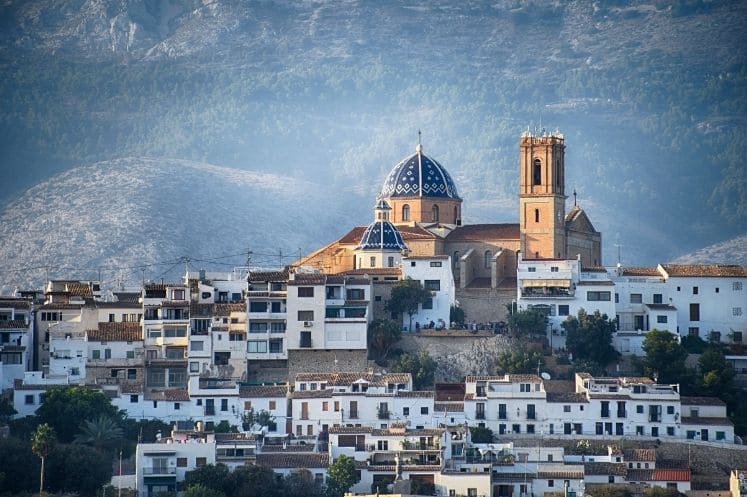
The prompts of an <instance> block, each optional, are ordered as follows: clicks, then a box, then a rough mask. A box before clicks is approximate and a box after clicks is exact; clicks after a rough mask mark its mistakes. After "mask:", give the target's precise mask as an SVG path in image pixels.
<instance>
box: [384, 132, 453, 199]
mask: <svg viewBox="0 0 747 497" xmlns="http://www.w3.org/2000/svg"><path fill="white" fill-rule="evenodd" d="M379 196H380V197H384V198H386V197H441V198H453V199H457V200H461V199H460V198H459V194H458V193H457V189H456V185H455V184H454V180H452V179H451V176H449V173H448V172H446V169H445V168H444V167H443V166H442V165H441V164H439V163H438V162H436V161H435V160H433V159H431V158H430V157H428V156H427V155H425V154H423V152H422V149H421V147H420V145H418V147H417V148H416V151H415V153H414V154H413V155H411V156H410V157H408V158H406V159H405V160H403V161H402V162H400V163H399V164H397V165H396V166H394V169H392V171H391V172H390V173H389V175H388V176H387V177H386V180H384V186H383V187H382V188H381V193H380V194H379Z"/></svg>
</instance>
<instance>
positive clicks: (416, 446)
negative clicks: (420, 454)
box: [400, 440, 441, 450]
mask: <svg viewBox="0 0 747 497" xmlns="http://www.w3.org/2000/svg"><path fill="white" fill-rule="evenodd" d="M400 446H401V447H402V450H441V447H440V445H439V444H438V442H419V441H418V442H411V441H409V440H403V441H402V442H401V443H400Z"/></svg>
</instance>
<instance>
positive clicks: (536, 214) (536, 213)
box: [534, 209, 540, 223]
mask: <svg viewBox="0 0 747 497" xmlns="http://www.w3.org/2000/svg"><path fill="white" fill-rule="evenodd" d="M534 222H535V223H539V222H540V210H539V209H534Z"/></svg>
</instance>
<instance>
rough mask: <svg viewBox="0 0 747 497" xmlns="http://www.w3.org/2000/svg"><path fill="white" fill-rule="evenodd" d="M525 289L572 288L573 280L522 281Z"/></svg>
mask: <svg viewBox="0 0 747 497" xmlns="http://www.w3.org/2000/svg"><path fill="white" fill-rule="evenodd" d="M521 286H522V287H524V288H544V287H553V286H554V287H562V288H570V287H571V280H521Z"/></svg>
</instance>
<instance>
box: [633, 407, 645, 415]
mask: <svg viewBox="0 0 747 497" xmlns="http://www.w3.org/2000/svg"><path fill="white" fill-rule="evenodd" d="M635 412H636V413H637V414H643V406H642V405H637V406H635Z"/></svg>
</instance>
